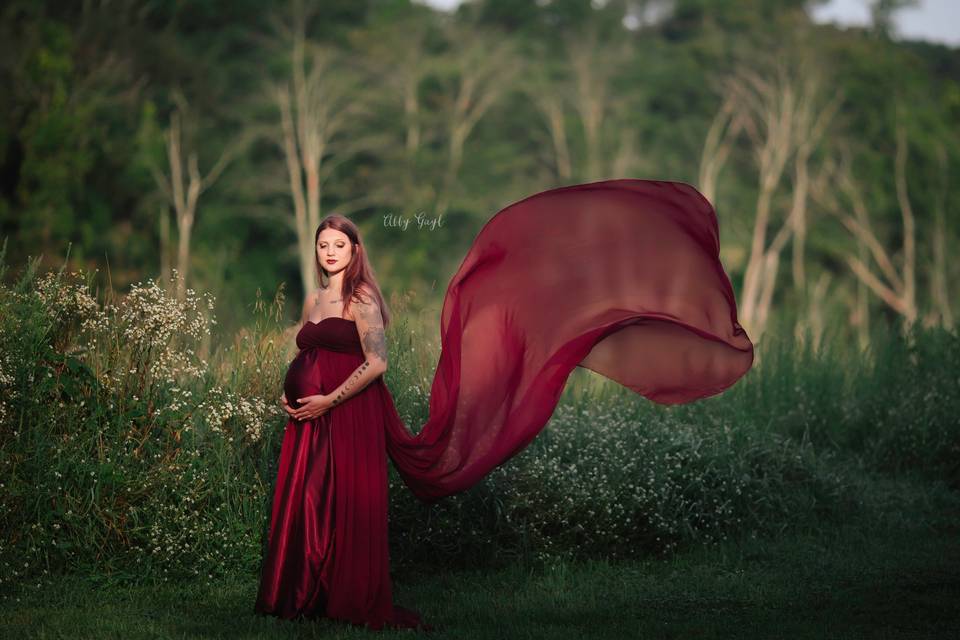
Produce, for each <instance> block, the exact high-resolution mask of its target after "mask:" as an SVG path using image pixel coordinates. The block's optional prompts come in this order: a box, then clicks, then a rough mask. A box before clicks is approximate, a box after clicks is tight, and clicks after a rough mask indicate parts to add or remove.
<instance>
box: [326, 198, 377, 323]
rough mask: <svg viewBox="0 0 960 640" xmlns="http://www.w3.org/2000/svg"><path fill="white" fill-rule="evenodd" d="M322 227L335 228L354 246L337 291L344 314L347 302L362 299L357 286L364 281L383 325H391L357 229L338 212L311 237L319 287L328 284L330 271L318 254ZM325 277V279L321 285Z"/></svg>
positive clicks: (327, 218)
mask: <svg viewBox="0 0 960 640" xmlns="http://www.w3.org/2000/svg"><path fill="white" fill-rule="evenodd" d="M324 229H336V230H337V231H340V232H342V233H344V234H346V236H347V237H348V238H350V243H351V244H352V245H353V255H352V256H351V258H350V263H349V264H348V265H347V266H346V267H345V269H344V273H343V288H342V289H341V291H340V294H341V297H342V298H343V313H344V314H346V312H347V309H348V308H349V307H350V303H351V302H352V301H354V300H356V301H357V302H363V299H362V298H361V296H360V292H359V291H358V287H359V286H360V285H361V284H363V285H366V287H367V288H368V289H369V290H370V291H371V292H372V293H373V295H374V297H375V298H376V301H377V305H379V307H380V315H381V317H382V318H383V327H384V329H386V328H387V327H388V326H389V324H390V311H389V310H388V309H387V305H386V303H385V302H384V300H383V294H382V293H381V292H380V286H379V285H378V284H377V279H376V276H374V274H373V266H372V265H371V264H370V261H369V260H367V250H366V248H365V246H364V244H363V243H362V242H361V241H360V230H359V229H358V228H357V225H355V224H354V223H353V222H351V221H350V219H348V218H345V217H344V216H341V215H339V214H333V215H329V216H327V217H326V218H324V219H323V220H322V221H321V222H320V225H319V226H318V227H317V232H316V233H315V234H314V236H313V259H314V261H315V263H316V265H317V280H318V281H319V283H320V287H321V288H323V289H326V288H327V287H328V286H330V274H329V273H327V270H326V269H324V268H323V265H322V264H321V263H320V258H318V257H317V242H318V241H319V240H320V232H321V231H323V230H324ZM324 276H326V278H327V282H326V284H324V281H323V279H324Z"/></svg>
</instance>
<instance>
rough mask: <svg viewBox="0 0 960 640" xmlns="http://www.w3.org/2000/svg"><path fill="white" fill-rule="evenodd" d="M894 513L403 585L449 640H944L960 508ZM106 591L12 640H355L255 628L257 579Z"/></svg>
mask: <svg viewBox="0 0 960 640" xmlns="http://www.w3.org/2000/svg"><path fill="white" fill-rule="evenodd" d="M877 482H879V483H882V484H883V485H884V486H882V487H878V489H879V490H882V491H883V492H884V493H885V495H887V496H888V500H889V506H890V511H889V513H888V514H887V517H886V518H884V520H883V521H881V522H880V523H878V522H876V521H873V522H870V523H867V522H848V523H845V524H843V525H841V526H839V527H834V528H831V529H824V530H819V531H818V530H812V531H811V532H808V533H800V532H796V531H792V532H785V533H784V534H783V535H782V536H781V537H777V538H774V539H759V538H747V539H745V540H731V541H726V542H723V543H721V544H716V545H711V546H709V547H704V548H701V549H696V550H692V551H687V552H684V553H681V554H676V555H674V556H672V557H670V558H667V559H650V560H646V561H633V562H628V561H624V562H617V563H610V562H605V561H589V562H580V563H574V564H571V563H564V562H554V563H548V564H537V565H526V564H516V565H513V566H510V567H507V568H504V569H500V570H492V569H491V570H476V571H459V572H445V571H443V570H442V569H440V570H436V569H433V568H430V569H428V570H427V569H425V570H424V571H422V572H405V573H404V574H402V575H397V576H395V578H394V582H395V584H394V592H395V594H394V595H395V599H396V601H397V602H398V603H399V604H402V605H406V606H411V607H414V608H418V609H419V610H420V611H422V613H423V614H424V616H425V618H426V619H427V620H428V621H429V622H431V623H433V624H435V625H436V626H437V627H438V630H437V632H435V633H434V634H433V635H434V637H442V638H458V639H469V638H498V639H499V638H551V639H554V640H556V639H562V638H677V639H681V638H682V639H687V638H817V639H820V638H830V639H843V638H870V639H878V638H948V637H956V633H957V629H960V536H958V533H960V524H958V523H960V496H957V495H956V494H955V493H954V492H951V491H948V490H945V489H940V490H938V489H936V488H935V487H934V488H931V487H930V486H929V485H928V484H926V483H921V482H919V481H915V480H910V479H901V480H899V481H893V480H884V479H878V480H877ZM105 580H106V579H105V578H103V577H97V578H95V579H94V578H90V579H85V578H83V577H79V576H73V577H69V578H63V579H62V580H59V581H57V583H56V584H55V586H54V587H53V588H44V589H40V590H37V589H35V588H34V589H31V588H30V587H25V588H23V590H22V592H21V593H19V594H18V595H17V597H16V598H15V599H14V600H13V601H10V602H9V605H8V607H7V608H6V609H5V610H4V611H3V613H2V614H0V637H4V638H78V637H79V638H124V639H126V640H135V639H139V638H220V637H223V638H277V637H283V638H301V637H302V638H314V637H316V638H354V637H367V636H373V637H376V634H374V633H373V632H368V631H365V630H363V629H354V628H349V627H345V626H342V625H339V624H336V623H332V622H330V621H317V622H288V621H280V620H275V619H272V618H261V617H258V616H255V615H254V614H253V613H252V609H251V608H252V603H253V599H254V597H255V595H256V583H257V576H255V575H235V576H231V577H229V578H227V579H225V580H218V581H215V582H213V583H209V582H185V583H179V584H164V585H147V584H140V585H136V584H133V583H130V582H128V583H124V582H123V581H120V580H116V579H115V580H114V581H113V582H106V581H105ZM383 635H385V636H388V637H389V636H392V635H401V636H404V637H409V636H410V635H411V634H410V632H404V631H392V632H385V633H384V634H383Z"/></svg>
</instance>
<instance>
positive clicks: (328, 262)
mask: <svg viewBox="0 0 960 640" xmlns="http://www.w3.org/2000/svg"><path fill="white" fill-rule="evenodd" d="M335 262H336V260H327V264H333V263H335Z"/></svg>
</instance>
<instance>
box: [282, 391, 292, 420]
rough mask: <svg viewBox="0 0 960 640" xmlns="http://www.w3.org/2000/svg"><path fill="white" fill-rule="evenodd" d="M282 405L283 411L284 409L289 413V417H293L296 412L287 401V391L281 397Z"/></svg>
mask: <svg viewBox="0 0 960 640" xmlns="http://www.w3.org/2000/svg"><path fill="white" fill-rule="evenodd" d="M280 404H282V405H283V409H284V411H286V412H287V415H288V416H293V411H294V410H293V408H291V407H290V403H289V402H288V401H287V392H286V391H284V392H283V394H282V395H281V396H280Z"/></svg>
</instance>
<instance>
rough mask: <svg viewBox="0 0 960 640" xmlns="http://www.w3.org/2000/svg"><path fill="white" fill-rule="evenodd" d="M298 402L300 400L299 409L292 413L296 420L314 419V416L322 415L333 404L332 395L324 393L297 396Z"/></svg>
mask: <svg viewBox="0 0 960 640" xmlns="http://www.w3.org/2000/svg"><path fill="white" fill-rule="evenodd" d="M297 402H299V403H300V405H301V406H300V407H299V408H298V409H294V410H293V413H292V414H291V415H292V416H293V417H294V419H296V420H312V419H313V418H317V417H319V416H322V415H323V414H325V413H326V412H327V411H328V410H329V409H330V404H331V403H330V396H325V395H323V394H317V395H313V396H306V397H303V398H297Z"/></svg>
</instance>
